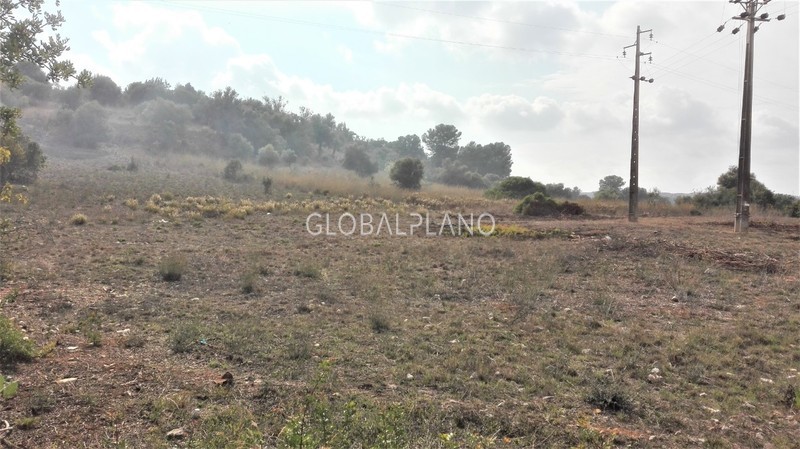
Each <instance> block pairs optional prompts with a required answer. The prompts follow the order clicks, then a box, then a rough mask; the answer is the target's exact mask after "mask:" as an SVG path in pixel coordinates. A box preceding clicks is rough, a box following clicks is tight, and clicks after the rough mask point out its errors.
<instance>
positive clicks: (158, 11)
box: [60, 0, 800, 195]
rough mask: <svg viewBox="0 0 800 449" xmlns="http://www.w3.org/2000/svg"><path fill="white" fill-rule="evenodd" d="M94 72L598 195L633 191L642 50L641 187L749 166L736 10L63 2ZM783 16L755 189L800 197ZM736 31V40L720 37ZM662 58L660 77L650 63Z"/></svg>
mask: <svg viewBox="0 0 800 449" xmlns="http://www.w3.org/2000/svg"><path fill="white" fill-rule="evenodd" d="M60 9H61V11H62V13H63V15H64V17H65V18H66V23H65V24H64V26H63V28H62V35H63V36H65V37H68V38H69V39H70V47H71V50H70V51H69V53H68V54H67V57H68V58H70V59H71V60H72V61H73V62H74V63H75V64H76V66H77V67H78V68H79V69H82V68H86V69H89V70H90V71H92V72H94V73H97V74H104V75H108V76H110V77H111V78H113V79H114V80H115V81H116V82H117V83H118V84H120V85H121V86H123V87H124V86H125V85H127V84H128V83H131V82H134V81H142V80H145V79H148V78H153V77H162V78H164V79H166V80H167V81H168V82H170V83H171V84H172V85H173V86H174V85H175V84H178V83H180V84H184V83H191V84H192V85H193V86H194V87H195V88H198V89H200V90H203V91H205V92H209V93H210V92H213V91H214V90H217V89H223V88H225V87H227V86H231V87H233V88H234V89H235V90H236V91H237V92H238V93H239V94H240V96H242V97H245V98H246V97H252V98H263V97H265V96H267V97H270V98H276V97H278V96H282V97H283V98H284V99H286V100H287V101H288V108H289V109H290V110H294V111H298V110H299V108H300V107H301V106H304V107H306V108H309V109H311V110H313V111H314V112H319V113H322V114H323V115H324V114H326V113H332V114H333V115H334V116H335V117H336V119H337V121H338V122H346V123H347V125H348V127H349V128H350V129H352V130H353V131H355V132H356V133H357V134H359V135H361V136H365V137H370V138H385V139H386V140H390V141H391V140H395V139H396V138H397V137H398V136H402V135H406V134H417V135H420V136H421V135H422V134H423V133H424V132H425V131H426V130H428V129H430V128H433V127H434V126H436V125H437V124H439V123H446V124H452V125H455V126H456V127H457V128H458V129H459V130H460V131H461V132H462V138H461V143H462V144H466V143H468V142H470V141H475V142H477V143H483V144H487V143H492V142H498V141H502V142H505V143H507V144H509V145H510V146H511V148H512V157H513V161H514V165H513V167H512V174H514V175H518V176H530V177H531V178H533V179H534V180H537V181H541V182H545V183H551V182H554V183H557V182H562V183H564V184H566V185H567V186H570V187H571V186H578V187H579V188H581V189H582V190H584V191H593V190H597V186H598V181H599V180H600V179H601V178H603V177H605V176H607V175H612V174H613V175H619V176H621V177H623V178H624V179H626V180H628V178H629V173H630V151H631V118H632V107H633V106H632V102H633V84H634V83H633V81H632V80H631V78H630V77H631V76H632V75H633V73H634V65H635V64H634V49H633V48H629V49H628V50H627V51H626V56H624V57H623V47H625V46H628V45H631V44H633V43H634V42H635V35H636V27H637V25H640V26H641V27H642V30H647V29H652V30H653V31H652V33H653V37H652V40H651V38H650V33H649V32H648V33H644V34H642V52H645V53H648V52H649V53H652V54H651V55H648V56H644V57H643V58H642V61H643V64H642V75H644V76H646V77H647V78H653V80H654V82H653V83H652V84H651V83H642V85H641V91H640V92H641V93H640V95H641V100H640V101H641V103H640V136H639V140H640V161H639V167H640V169H639V185H640V186H641V187H645V188H648V189H651V188H654V187H657V188H659V189H660V190H661V191H663V192H682V193H689V192H694V191H701V190H704V189H705V188H707V187H709V186H712V185H714V184H715V183H716V179H717V177H718V176H719V175H720V174H721V173H723V172H724V171H726V170H727V168H728V167H729V166H731V165H736V163H737V159H738V152H739V127H740V121H741V112H742V111H741V103H742V79H743V67H744V54H745V35H746V33H745V32H740V33H737V34H731V30H733V29H734V28H736V27H737V26H739V25H741V24H742V23H743V22H741V21H738V20H731V17H732V16H734V15H737V16H738V14H739V13H740V12H741V11H742V8H741V6H740V5H737V4H731V3H729V2H728V1H727V0H713V1H686V2H675V1H655V0H654V1H647V0H620V1H609V2H597V1H590V2H575V1H525V2H461V1H458V2H438V1H437V2H405V1H404V2H379V3H368V2H335V1H331V2H265V1H256V0H250V1H232V0H226V1H212V0H202V1H169V2H167V1H111V0H108V1H99V0H95V1H88V0H87V1H80V0H62V2H61V6H60ZM799 9H800V5H798V3H797V2H796V1H782V0H773V1H772V2H770V3H769V4H768V5H765V6H764V7H762V9H761V11H760V12H761V13H763V12H768V13H769V14H770V17H771V18H773V19H774V18H775V17H776V16H777V15H778V14H785V15H786V20H783V21H777V20H772V21H771V22H768V23H765V24H763V25H762V26H761V28H760V30H759V31H758V32H757V33H756V35H755V44H754V49H755V59H754V62H755V69H754V71H755V77H754V91H755V96H754V101H753V137H752V171H753V172H754V173H755V174H756V176H757V178H758V179H759V180H761V181H762V182H764V183H765V184H766V185H767V186H768V187H769V188H771V189H773V190H775V191H777V192H781V193H788V194H793V195H798V194H800V142H799V135H800V130H799V129H800V128H799V127H798V112H799V111H800V107H799V106H798V97H799V96H800V94H799V93H798V72H799V71H800V70H799V69H798V53H800V50H798V41H800V32H799V31H798V10H799ZM723 23H725V29H724V30H723V32H721V33H718V32H717V31H716V29H717V27H718V26H719V25H721V24H723ZM649 56H652V58H653V59H652V63H650V61H649Z"/></svg>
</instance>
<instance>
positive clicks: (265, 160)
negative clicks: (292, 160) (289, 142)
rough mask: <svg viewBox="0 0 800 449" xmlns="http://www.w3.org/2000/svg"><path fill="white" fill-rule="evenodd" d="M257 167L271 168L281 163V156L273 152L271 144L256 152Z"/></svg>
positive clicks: (273, 148)
mask: <svg viewBox="0 0 800 449" xmlns="http://www.w3.org/2000/svg"><path fill="white" fill-rule="evenodd" d="M258 153H259V156H258V165H263V166H264V167H273V166H275V165H278V163H280V161H281V155H280V154H278V152H277V151H276V150H275V147H274V146H272V144H271V143H270V144H267V145H266V146H264V147H262V148H261V149H260V150H258Z"/></svg>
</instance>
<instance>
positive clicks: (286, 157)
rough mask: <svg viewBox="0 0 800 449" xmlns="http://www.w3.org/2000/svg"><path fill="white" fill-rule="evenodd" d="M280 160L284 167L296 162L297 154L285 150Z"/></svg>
mask: <svg viewBox="0 0 800 449" xmlns="http://www.w3.org/2000/svg"><path fill="white" fill-rule="evenodd" d="M281 160H282V161H283V163H284V164H286V165H291V164H294V163H295V162H297V154H296V153H295V152H294V151H293V150H286V151H284V152H283V154H282V155H281Z"/></svg>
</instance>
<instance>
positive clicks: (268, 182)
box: [261, 177, 272, 195]
mask: <svg viewBox="0 0 800 449" xmlns="http://www.w3.org/2000/svg"><path fill="white" fill-rule="evenodd" d="M261 185H262V186H263V187H264V195H269V192H270V191H272V178H267V177H264V178H261Z"/></svg>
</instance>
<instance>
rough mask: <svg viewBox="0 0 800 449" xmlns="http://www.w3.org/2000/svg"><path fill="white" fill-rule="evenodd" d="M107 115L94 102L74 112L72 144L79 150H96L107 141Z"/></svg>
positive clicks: (108, 131)
mask: <svg viewBox="0 0 800 449" xmlns="http://www.w3.org/2000/svg"><path fill="white" fill-rule="evenodd" d="M109 134H110V130H109V127H108V114H107V113H106V111H105V109H103V107H102V106H100V104H99V103H98V102H96V101H90V102H89V103H86V104H84V105H83V106H81V107H79V108H78V110H76V111H75V118H74V120H73V121H72V142H73V143H74V144H75V145H76V146H78V147H81V148H92V149H94V148H97V146H98V145H99V144H100V143H102V142H105V141H106V140H108V137H109Z"/></svg>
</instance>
